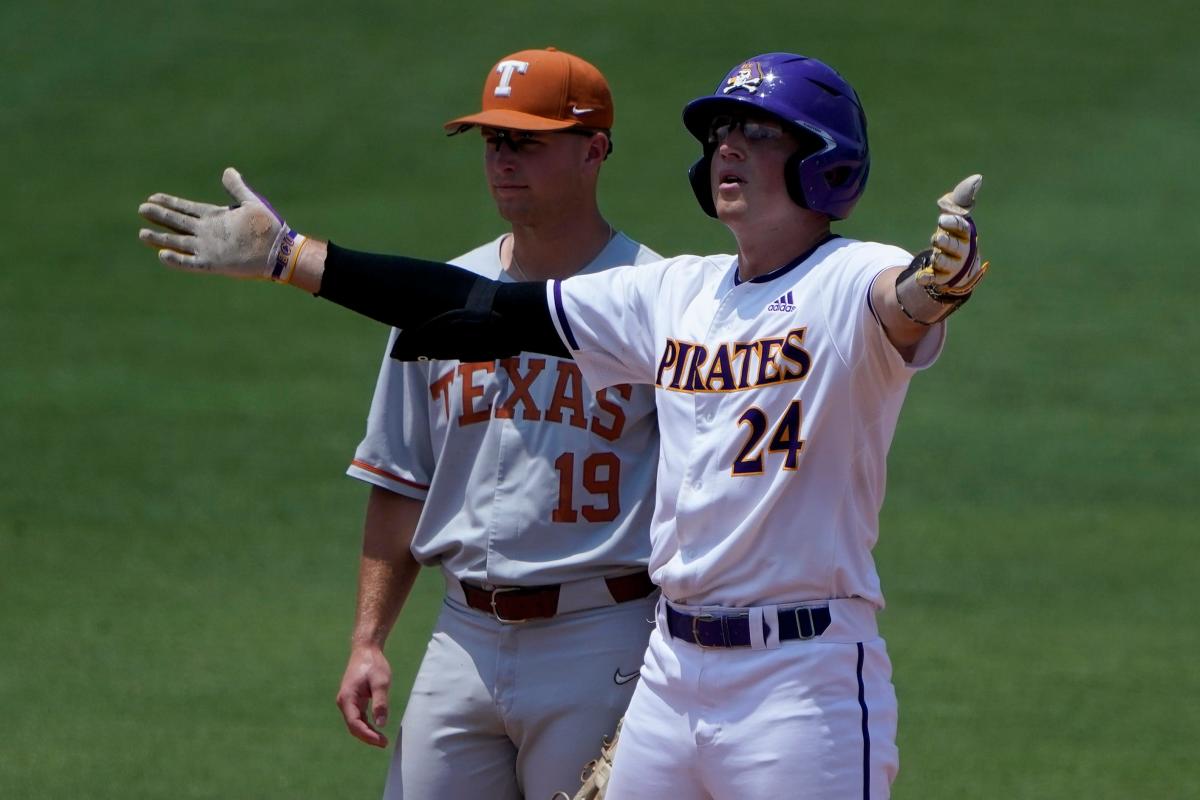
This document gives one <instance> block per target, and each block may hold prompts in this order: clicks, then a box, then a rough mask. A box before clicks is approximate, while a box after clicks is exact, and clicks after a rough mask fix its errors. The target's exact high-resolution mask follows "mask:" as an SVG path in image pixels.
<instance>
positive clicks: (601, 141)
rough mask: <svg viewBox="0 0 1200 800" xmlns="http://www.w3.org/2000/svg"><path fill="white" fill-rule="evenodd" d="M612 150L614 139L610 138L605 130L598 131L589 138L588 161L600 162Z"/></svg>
mask: <svg viewBox="0 0 1200 800" xmlns="http://www.w3.org/2000/svg"><path fill="white" fill-rule="evenodd" d="M611 152H612V140H611V139H609V138H608V134H607V133H605V132H604V131H596V132H595V133H593V134H592V137H591V138H590V139H588V149H587V157H586V162H587V163H589V164H591V163H596V164H599V163H600V162H602V161H604V159H606V158H608V154H609V153H611Z"/></svg>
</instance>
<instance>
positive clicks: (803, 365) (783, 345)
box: [654, 327, 812, 392]
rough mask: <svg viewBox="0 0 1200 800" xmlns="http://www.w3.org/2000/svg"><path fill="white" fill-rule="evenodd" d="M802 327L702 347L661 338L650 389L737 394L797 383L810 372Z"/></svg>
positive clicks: (810, 363) (804, 329) (693, 343)
mask: <svg viewBox="0 0 1200 800" xmlns="http://www.w3.org/2000/svg"><path fill="white" fill-rule="evenodd" d="M807 330H808V328H807V327H803V328H793V329H792V330H790V331H788V332H787V334H786V335H784V336H782V337H764V338H762V339H755V340H754V341H752V342H722V343H721V344H719V345H717V346H716V347H715V348H712V349H711V350H710V349H709V348H708V347H705V346H704V345H702V344H696V343H695V342H685V341H682V340H679V339H667V342H666V344H665V345H664V346H663V352H662V357H661V358H660V359H659V362H658V376H657V378H656V379H655V381H654V385H655V386H657V387H659V388H662V389H667V390H668V391H674V392H740V391H744V390H746V389H756V388H759V387H761V386H768V385H770V384H773V383H789V382H791V381H802V380H804V379H805V378H807V377H808V373H809V371H810V370H811V369H812V356H811V355H809V352H808V350H806V349H805V348H804V334H805V332H806V331H807Z"/></svg>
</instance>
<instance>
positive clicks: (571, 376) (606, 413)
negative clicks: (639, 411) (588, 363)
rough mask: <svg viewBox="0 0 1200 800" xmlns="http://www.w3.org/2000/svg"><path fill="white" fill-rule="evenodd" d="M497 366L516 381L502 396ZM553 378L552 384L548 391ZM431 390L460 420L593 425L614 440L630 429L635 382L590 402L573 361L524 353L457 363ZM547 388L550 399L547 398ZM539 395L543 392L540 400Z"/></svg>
mask: <svg viewBox="0 0 1200 800" xmlns="http://www.w3.org/2000/svg"><path fill="white" fill-rule="evenodd" d="M497 370H501V371H502V372H503V373H504V374H507V376H508V379H509V381H510V382H511V391H509V392H508V394H507V395H506V396H504V397H501V396H500V394H501V389H500V382H499V381H495V380H489V379H488V376H489V375H493V374H495V373H496V372H497ZM551 382H553V390H552V391H550V392H547V391H546V389H547V388H548V387H549V385H550V383H551ZM429 392H430V395H431V396H432V398H433V400H434V401H435V402H439V401H440V402H441V404H442V410H443V412H444V414H445V416H446V419H450V418H451V415H452V414H454V413H457V422H458V424H459V425H460V426H466V425H476V424H479V423H481V422H487V421H488V420H489V419H492V418H495V419H522V420H525V421H527V422H554V423H559V424H563V425H570V426H572V427H575V428H580V429H582V430H588V431H591V433H593V434H594V435H596V436H599V437H600V438H601V439H605V440H607V441H610V442H611V441H614V440H616V439H617V438H619V437H620V436H621V432H622V431H623V430H624V429H625V410H624V409H623V408H622V406H621V402H620V400H629V398H630V397H631V396H632V394H633V387H631V386H630V385H629V384H626V383H623V384H619V385H616V386H610V387H608V388H607V389H601V390H600V391H598V392H596V393H594V395H593V396H592V397H593V398H594V402H588V399H589V397H588V395H587V393H586V392H585V389H584V386H583V375H582V374H581V373H580V371H579V367H577V366H576V365H575V363H574V362H573V361H563V360H559V359H555V358H546V357H542V356H534V355H529V354H522V355H521V356H520V357H517V358H505V359H501V360H499V361H475V362H467V363H460V364H457V365H456V366H454V367H451V368H450V369H448V370H446V371H445V372H443V373H441V374H440V375H438V376H437V377H436V378H435V379H434V380H433V381H432V382H431V383H430V384H429ZM547 394H548V395H549V400H545V399H544V398H545V397H546V396H547ZM538 398H543V399H542V400H541V402H540V403H539V400H538ZM618 398H619V399H618ZM455 399H457V400H458V401H459V402H458V403H455V402H454V400H455Z"/></svg>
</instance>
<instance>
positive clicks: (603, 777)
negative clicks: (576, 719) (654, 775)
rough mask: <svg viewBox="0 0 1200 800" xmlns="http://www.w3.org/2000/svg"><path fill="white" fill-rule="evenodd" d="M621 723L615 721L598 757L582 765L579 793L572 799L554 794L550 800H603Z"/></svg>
mask: <svg viewBox="0 0 1200 800" xmlns="http://www.w3.org/2000/svg"><path fill="white" fill-rule="evenodd" d="M622 722H624V720H623V719H622V720H618V721H617V729H616V730H615V731H613V735H612V738H609V737H607V736H605V737H604V742H603V744H602V745H601V747H600V756H599V757H598V758H594V759H592V760H591V761H589V762H588V763H587V764H586V765H584V767H583V773H582V774H581V775H580V776H579V780H580V781H581V782H582V783H583V785H582V786H580V787H579V791H577V792H576V793H575V795H574V796H573V797H572V796H570V795H568V794H567V793H566V792H555V793H554V797H553V798H551V800H604V793H605V792H606V791H608V779H609V775H610V774H611V773H612V765H613V757H614V756H615V755H616V752H617V739H618V738H620V736H621V723H622Z"/></svg>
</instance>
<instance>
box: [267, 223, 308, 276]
mask: <svg viewBox="0 0 1200 800" xmlns="http://www.w3.org/2000/svg"><path fill="white" fill-rule="evenodd" d="M306 244H308V237H307V236H305V235H304V234H302V233H297V232H296V231H295V230H294V229H292V228H289V227H288V226H287V223H284V225H283V227H282V228H281V229H280V231H279V235H278V236H276V237H275V243H274V244H272V245H271V251H270V253H269V255H268V256H267V263H268V264H270V265H271V275H270V277H271V280H273V281H277V282H279V283H290V282H291V280H292V275H294V274H295V273H296V263H297V262H298V261H299V260H300V252H301V251H302V250H303V249H304V245H306Z"/></svg>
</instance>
